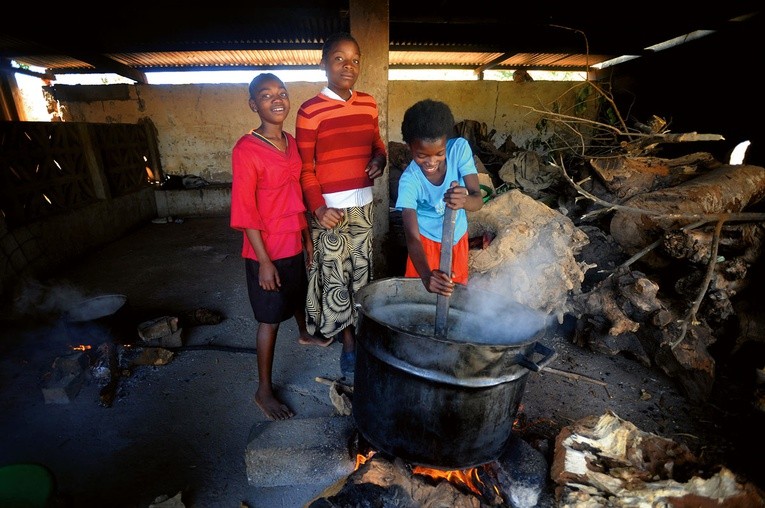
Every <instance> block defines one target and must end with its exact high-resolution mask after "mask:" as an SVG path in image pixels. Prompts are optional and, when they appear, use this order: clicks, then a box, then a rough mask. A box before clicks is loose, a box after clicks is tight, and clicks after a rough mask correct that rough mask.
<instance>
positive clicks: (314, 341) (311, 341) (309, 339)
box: [298, 332, 335, 347]
mask: <svg viewBox="0 0 765 508" xmlns="http://www.w3.org/2000/svg"><path fill="white" fill-rule="evenodd" d="M334 341H335V338H334V337H330V338H328V339H320V338H319V337H316V336H315V335H311V334H310V333H308V332H305V333H301V334H300V337H298V342H299V343H300V344H302V345H304V346H321V347H327V346H329V345H330V344H332V343H333V342H334Z"/></svg>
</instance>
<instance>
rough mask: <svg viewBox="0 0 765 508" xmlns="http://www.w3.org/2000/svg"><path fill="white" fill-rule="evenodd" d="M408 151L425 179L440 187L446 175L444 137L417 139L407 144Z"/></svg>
mask: <svg viewBox="0 0 765 508" xmlns="http://www.w3.org/2000/svg"><path fill="white" fill-rule="evenodd" d="M409 150H410V151H411V152H412V159H413V160H414V162H415V163H416V164H417V165H418V166H419V167H420V170H421V171H422V174H424V175H425V178H427V179H428V181H429V182H432V183H434V184H439V185H440V184H441V183H442V182H443V180H444V175H445V174H446V136H442V137H440V138H437V139H420V138H417V139H415V140H414V141H412V142H411V143H410V144H409Z"/></svg>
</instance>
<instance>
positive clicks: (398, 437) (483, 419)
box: [353, 277, 556, 469]
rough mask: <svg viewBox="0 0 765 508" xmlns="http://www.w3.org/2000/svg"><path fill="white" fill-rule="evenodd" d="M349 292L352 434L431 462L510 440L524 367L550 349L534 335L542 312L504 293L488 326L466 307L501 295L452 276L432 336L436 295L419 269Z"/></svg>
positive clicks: (494, 449)
mask: <svg viewBox="0 0 765 508" xmlns="http://www.w3.org/2000/svg"><path fill="white" fill-rule="evenodd" d="M355 299H356V303H355V305H356V308H357V310H358V311H359V323H358V330H357V332H358V333H357V337H358V340H357V348H356V351H357V353H356V372H355V376H354V393H353V417H354V420H355V424H356V427H357V429H358V431H359V432H360V433H361V435H362V436H363V437H364V438H365V439H366V440H367V441H368V442H369V444H370V445H372V446H373V447H374V448H375V449H376V450H377V451H383V452H386V453H388V454H392V455H394V456H396V457H400V458H402V459H404V460H406V461H408V462H410V463H412V464H418V465H423V466H428V467H433V468H439V469H467V468H470V467H475V466H478V465H480V464H485V463H487V462H491V461H493V460H496V459H497V458H498V457H499V455H500V454H501V452H502V451H503V448H504V447H505V445H506V444H507V442H508V441H509V440H510V437H511V434H512V426H513V422H514V420H515V417H516V413H517V411H518V406H519V404H520V402H521V398H522V396H523V391H524V389H525V386H526V375H527V374H528V373H529V372H530V371H539V370H540V369H541V368H543V367H544V366H545V365H547V364H548V363H550V362H551V361H552V360H553V359H554V358H555V356H556V354H555V352H554V351H553V350H552V349H550V348H548V347H546V346H544V345H542V344H541V343H539V342H537V339H538V338H539V337H540V335H541V332H542V330H543V329H544V327H545V325H546V322H547V321H546V318H545V317H544V316H542V315H541V314H539V313H537V312H535V311H533V310H532V309H530V308H528V307H526V306H523V305H520V304H516V303H513V302H508V303H507V304H502V306H501V308H502V312H498V313H496V315H494V316H493V320H494V322H493V323H491V324H492V325H493V326H487V325H488V324H489V323H486V321H487V320H486V319H482V318H479V317H477V316H479V315H480V312H478V311H479V310H480V308H474V307H475V306H479V307H480V306H482V302H484V303H487V302H491V305H492V306H494V307H496V304H497V302H498V301H502V297H501V296H500V295H496V294H493V293H489V292H481V291H479V290H476V289H470V288H467V287H464V286H458V287H457V288H456V290H455V292H454V294H453V295H452V297H451V298H450V299H449V317H448V321H447V334H446V338H445V339H437V338H435V337H434V326H435V309H436V295H435V294H432V293H428V292H427V291H426V290H425V288H424V287H423V285H422V282H421V281H420V279H418V278H416V279H415V278H395V277H393V278H387V279H380V280H377V281H374V282H371V283H369V284H367V285H366V286H365V287H363V288H362V289H361V290H359V291H358V292H357V294H356V297H355ZM479 319H482V321H481V322H479V321H478V320H479ZM535 356H536V357H538V358H541V359H539V360H535V359H534V358H535Z"/></svg>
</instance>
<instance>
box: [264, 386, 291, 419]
mask: <svg viewBox="0 0 765 508" xmlns="http://www.w3.org/2000/svg"><path fill="white" fill-rule="evenodd" d="M255 404H257V405H258V407H259V408H260V410H261V411H263V414H264V415H266V418H268V419H269V420H288V419H290V418H292V417H293V416H295V413H293V412H292V410H291V409H290V408H288V407H287V406H286V405H284V404H282V403H281V402H280V401H279V399H277V398H276V397H274V396H273V395H266V396H261V395H260V394H259V393H256V394H255Z"/></svg>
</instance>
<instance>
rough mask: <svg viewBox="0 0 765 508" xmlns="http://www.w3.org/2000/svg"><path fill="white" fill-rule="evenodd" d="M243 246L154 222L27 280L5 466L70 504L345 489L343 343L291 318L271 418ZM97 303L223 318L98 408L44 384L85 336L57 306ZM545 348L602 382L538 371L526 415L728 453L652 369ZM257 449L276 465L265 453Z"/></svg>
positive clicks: (220, 229)
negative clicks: (265, 410)
mask: <svg viewBox="0 0 765 508" xmlns="http://www.w3.org/2000/svg"><path fill="white" fill-rule="evenodd" d="M240 248H241V236H240V234H239V233H238V232H235V231H233V230H231V229H230V228H229V227H228V218H226V217H216V218H199V219H194V218H189V219H186V220H185V221H184V222H182V223H165V224H151V223H150V224H146V225H145V226H143V227H141V228H140V229H138V230H136V231H134V232H133V233H131V234H129V235H128V236H126V237H125V238H123V239H121V240H119V241H117V242H114V243H112V244H110V245H108V246H106V247H105V248H103V249H101V250H100V251H98V252H95V253H93V254H92V255H90V256H88V257H85V258H83V259H81V260H80V262H79V263H77V264H76V265H74V266H72V267H71V268H70V269H68V270H66V271H64V272H62V273H60V274H58V275H57V276H56V277H54V278H51V279H50V280H46V281H35V282H34V283H31V284H30V285H28V286H25V291H20V292H19V293H18V294H17V295H16V296H17V298H16V304H17V305H16V307H15V308H5V309H3V312H2V314H0V317H2V321H1V322H0V325H2V340H1V341H0V465H4V464H12V463H19V462H36V463H42V464H44V465H46V466H48V467H49V468H50V469H51V470H52V471H53V473H54V475H55V477H56V480H57V482H58V485H57V487H58V492H59V495H60V500H61V501H62V502H66V503H67V504H65V505H64V506H75V507H82V506H86V507H90V506H99V507H100V506H109V507H131V508H132V507H137V508H144V507H147V506H149V505H150V504H151V503H152V501H153V500H155V499H156V498H157V497H158V496H163V495H165V496H169V497H173V496H175V495H176V494H178V493H182V500H183V503H184V505H185V506H187V507H204V508H207V507H229V508H237V507H240V506H247V507H250V508H256V507H258V508H273V507H302V506H305V505H306V504H309V503H310V501H311V500H312V499H314V498H315V497H316V496H318V495H320V494H321V493H322V492H323V491H324V490H325V489H326V488H328V487H330V486H331V485H333V484H336V483H337V482H338V481H342V479H343V478H344V476H345V475H347V473H348V468H349V467H350V466H349V464H350V462H349V460H350V459H349V458H347V457H345V455H344V452H345V451H346V450H347V443H346V442H345V441H344V440H343V439H341V438H340V437H341V436H345V435H347V433H348V431H349V430H350V431H352V430H353V422H352V417H350V416H340V415H338V413H337V411H336V410H335V407H334V406H333V405H332V403H331V401H330V399H329V392H328V387H327V386H326V385H324V384H321V383H318V382H316V381H315V378H316V377H317V376H319V377H324V378H328V379H338V378H339V377H340V376H341V374H340V368H339V357H340V345H339V344H338V343H335V344H332V345H331V346H329V347H327V348H322V347H317V346H301V345H299V344H298V343H297V340H296V335H297V330H296V326H295V323H294V321H293V320H290V321H287V322H285V323H283V325H282V327H281V329H280V331H279V336H278V341H277V346H276V355H275V364H274V382H275V384H276V386H277V389H278V390H279V393H280V395H281V396H282V397H283V399H284V400H285V402H286V403H287V404H289V405H290V406H291V407H292V408H293V410H294V411H295V413H296V416H295V418H294V419H293V420H290V421H287V422H268V421H266V420H265V418H264V417H263V414H262V413H261V412H260V411H259V409H258V408H257V406H256V405H255V404H254V403H253V402H252V396H253V394H254V393H255V390H256V388H257V371H256V356H255V355H254V354H253V352H254V334H255V330H256V326H257V323H256V322H255V321H254V319H253V317H252V311H251V309H250V307H249V302H248V299H247V291H246V286H245V283H244V266H243V262H242V259H241V258H240V254H239V253H240ZM102 294H122V295H125V296H126V297H127V301H128V305H129V310H130V313H131V314H130V315H131V318H132V319H134V320H135V323H136V324H137V323H139V322H142V321H143V320H146V319H152V318H156V317H161V316H166V315H175V316H182V315H184V314H185V313H187V312H189V311H193V310H195V309H198V308H208V309H211V310H214V311H216V312H218V313H220V314H221V315H222V316H223V317H224V319H223V321H222V322H220V323H219V324H215V325H197V326H189V327H185V328H184V330H183V343H184V345H185V346H195V347H194V348H191V349H186V350H180V351H177V352H176V353H175V356H174V357H173V358H172V360H171V361H170V362H169V363H167V364H166V365H161V366H139V367H135V368H133V369H132V372H131V373H130V375H129V376H127V377H125V378H123V379H121V380H120V382H119V385H118V390H117V393H116V397H115V399H114V401H113V403H112V405H111V406H110V407H105V406H103V405H101V404H100V402H99V391H100V389H101V385H100V384H99V383H98V382H97V381H96V380H91V381H90V382H89V383H86V384H85V385H84V386H83V387H82V389H81V390H80V391H79V393H77V394H76V396H75V397H73V398H72V400H71V402H69V403H66V404H46V403H45V400H44V397H43V394H42V391H41V387H42V386H43V383H44V381H45V379H46V375H47V374H48V373H49V372H50V371H51V366H52V362H53V360H54V359H56V358H57V357H59V356H62V355H66V354H68V353H70V352H71V346H73V345H76V344H75V343H76V342H77V340H76V337H72V336H71V334H70V333H68V331H67V330H63V329H62V327H61V324H60V320H59V319H57V316H58V315H59V314H57V312H56V311H60V310H61V309H63V308H66V305H69V306H71V304H72V302H73V301H74V300H75V299H76V298H77V297H78V296H79V297H90V296H97V295H102ZM546 341H547V345H548V346H550V347H553V348H554V349H555V350H556V352H557V353H558V358H557V359H556V360H555V361H554V363H553V364H552V365H551V366H552V367H555V368H557V369H560V370H564V371H569V372H576V373H578V374H581V375H582V376H588V377H591V378H593V379H596V380H599V381H601V382H602V383H605V384H606V386H605V387H604V386H603V385H602V384H601V385H598V384H593V383H589V382H586V379H583V378H580V379H579V380H576V379H573V378H569V377H563V376H557V375H552V374H550V373H545V372H544V371H542V372H541V373H531V374H530V375H529V378H528V382H527V385H526V392H525V394H524V397H523V403H522V411H523V412H524V414H525V415H526V416H527V421H528V422H534V421H540V420H545V421H548V422H554V423H555V424H556V425H558V426H561V425H568V424H570V423H572V422H574V421H576V420H577V419H579V418H583V417H585V416H588V415H600V414H602V413H603V412H605V411H607V410H614V411H615V412H616V413H617V414H618V415H619V416H620V417H621V418H623V419H626V420H629V421H632V422H633V423H635V425H637V426H638V427H639V428H641V430H644V431H647V432H655V433H658V434H660V435H663V436H666V437H669V438H673V439H675V438H677V440H680V441H682V440H688V441H689V445H691V446H694V445H696V446H699V445H703V444H704V443H706V439H707V437H709V439H715V440H716V443H715V444H716V445H719V446H722V441H721V437H720V435H721V426H722V425H724V423H725V422H723V421H722V420H721V419H720V418H716V416H715V415H712V416H711V417H705V416H704V415H703V414H701V413H700V412H702V411H713V409H714V408H699V407H691V406H690V405H689V404H688V403H687V401H686V400H685V399H684V398H683V397H682V396H681V395H679V394H678V392H677V391H676V390H675V389H674V388H673V387H672V384H671V382H670V381H669V380H667V379H665V378H663V377H662V376H661V375H659V374H657V373H656V372H652V371H650V370H648V369H645V368H644V367H642V366H641V365H639V364H637V363H635V362H633V361H630V360H627V359H624V358H621V357H605V356H603V355H598V354H594V353H592V352H588V351H583V350H581V349H580V348H578V347H576V346H574V345H573V344H571V343H570V342H569V341H568V340H566V339H564V338H563V337H562V336H561V335H560V334H559V333H557V331H554V332H553V333H550V334H549V336H548V337H547V338H546ZM234 348H237V349H234ZM127 354H128V353H126V355H127ZM131 354H134V353H131ZM644 393H648V394H650V395H651V397H650V398H646V397H645V396H644V395H643V394H644ZM641 395H643V396H641ZM689 436H690V437H689ZM710 436H711V437H710ZM707 449H708V448H707ZM263 450H266V452H267V453H272V454H273V456H274V460H273V462H271V461H268V460H265V461H264V460H261V459H262V458H263V456H264V455H263V454H261V455H258V453H260V452H261V451H263ZM285 457H287V458H289V457H291V461H290V460H285ZM256 459H257V460H256ZM309 459H310V460H309Z"/></svg>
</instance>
